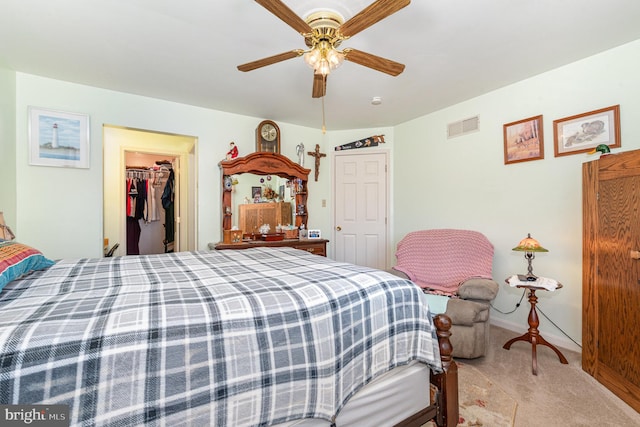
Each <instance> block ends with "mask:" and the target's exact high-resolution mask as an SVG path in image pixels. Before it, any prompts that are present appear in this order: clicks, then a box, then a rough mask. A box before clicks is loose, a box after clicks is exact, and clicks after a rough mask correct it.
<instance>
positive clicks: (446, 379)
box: [395, 314, 459, 427]
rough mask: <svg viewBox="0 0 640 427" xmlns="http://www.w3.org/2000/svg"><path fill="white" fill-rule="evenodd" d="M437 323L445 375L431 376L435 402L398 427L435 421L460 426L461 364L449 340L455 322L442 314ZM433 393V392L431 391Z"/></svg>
mask: <svg viewBox="0 0 640 427" xmlns="http://www.w3.org/2000/svg"><path fill="white" fill-rule="evenodd" d="M434 323H435V325H436V330H437V332H436V333H437V335H438V344H439V347H440V358H441V360H442V369H443V370H444V372H443V373H441V374H432V375H431V384H432V385H434V386H435V389H436V392H435V395H432V396H431V401H432V402H434V403H433V404H432V405H430V406H428V407H426V408H424V409H423V410H421V411H420V412H417V413H415V414H413V415H412V416H410V417H409V418H406V419H405V420H403V421H401V422H400V423H398V424H396V426H395V427H420V426H422V425H423V424H424V423H426V422H428V421H431V420H433V421H434V422H435V423H436V425H437V426H438V427H455V426H457V425H458V416H459V413H458V365H456V362H455V360H453V357H452V353H453V347H452V346H451V342H450V341H449V337H450V336H451V332H449V329H451V319H449V317H448V316H446V315H444V314H438V315H436V316H435V317H434ZM429 392H430V393H431V390H430V391H429Z"/></svg>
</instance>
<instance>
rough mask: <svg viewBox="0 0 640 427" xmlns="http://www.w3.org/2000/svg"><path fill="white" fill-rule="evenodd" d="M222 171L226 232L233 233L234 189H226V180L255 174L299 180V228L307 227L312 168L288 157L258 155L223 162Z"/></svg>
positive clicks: (223, 228)
mask: <svg viewBox="0 0 640 427" xmlns="http://www.w3.org/2000/svg"><path fill="white" fill-rule="evenodd" d="M220 169H221V171H222V179H221V186H222V230H230V229H231V224H232V219H231V211H232V210H231V208H232V206H231V203H232V200H231V193H232V189H229V188H225V185H224V180H225V177H227V176H231V175H239V174H243V173H252V174H256V175H277V176H280V177H282V178H287V179H289V180H294V179H299V180H300V183H299V188H300V189H299V191H298V192H296V195H295V212H296V215H295V217H296V219H295V225H296V226H297V227H300V226H301V225H303V224H304V227H305V228H307V221H308V215H309V213H308V211H307V197H308V193H307V181H308V180H309V173H310V172H311V170H310V169H305V168H303V167H302V166H300V165H299V164H297V163H294V162H293V161H291V160H290V159H289V158H288V157H286V156H283V155H281V154H277V153H265V152H260V153H258V152H256V153H251V154H249V155H247V156H244V157H236V158H235V159H232V160H223V161H221V162H220Z"/></svg>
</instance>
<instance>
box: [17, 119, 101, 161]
mask: <svg viewBox="0 0 640 427" xmlns="http://www.w3.org/2000/svg"><path fill="white" fill-rule="evenodd" d="M29 164H31V165H37V166H57V167H67V168H83V169H88V168H89V116H88V115H87V114H78V113H67V112H63V111H54V110H45V109H43V108H37V107H29Z"/></svg>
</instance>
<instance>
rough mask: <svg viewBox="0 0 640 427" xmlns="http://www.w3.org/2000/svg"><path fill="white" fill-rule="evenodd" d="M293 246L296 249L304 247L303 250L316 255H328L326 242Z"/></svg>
mask: <svg viewBox="0 0 640 427" xmlns="http://www.w3.org/2000/svg"><path fill="white" fill-rule="evenodd" d="M293 247H294V248H296V249H302V250H303V251H307V252H311V253H312V254H314V255H320V256H327V250H326V247H327V245H326V243H314V244H304V245H294V246H293Z"/></svg>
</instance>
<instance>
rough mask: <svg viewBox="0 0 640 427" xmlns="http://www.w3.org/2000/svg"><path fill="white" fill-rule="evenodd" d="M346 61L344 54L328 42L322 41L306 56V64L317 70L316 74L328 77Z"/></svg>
mask: <svg viewBox="0 0 640 427" xmlns="http://www.w3.org/2000/svg"><path fill="white" fill-rule="evenodd" d="M343 61H344V54H343V53H342V52H340V51H338V50H336V48H335V47H334V46H333V45H332V44H331V43H330V42H329V41H327V40H321V41H320V42H318V43H317V44H316V45H315V46H313V48H312V49H311V50H310V51H308V52H307V53H305V54H304V62H305V63H306V64H307V65H308V66H309V67H311V68H313V69H314V70H315V73H316V74H322V75H323V76H326V75H328V74H329V73H330V72H331V70H333V69H335V68H338V67H339V66H340V65H341V64H342V62H343Z"/></svg>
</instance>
